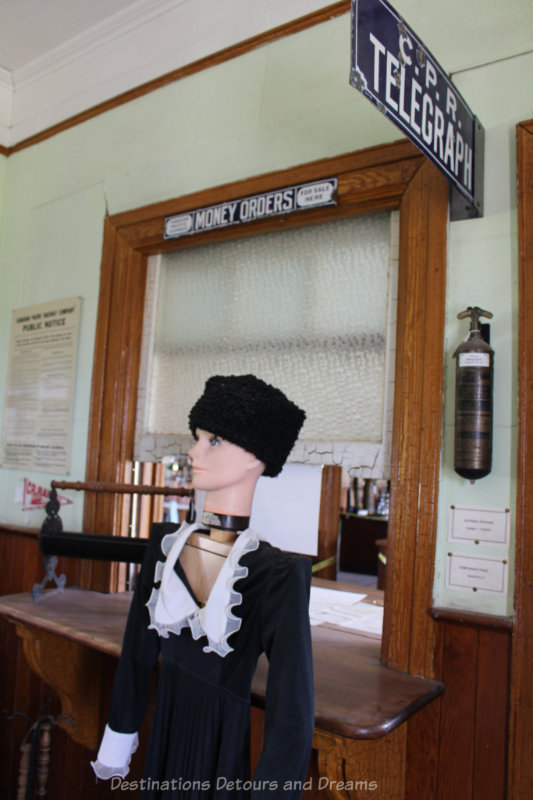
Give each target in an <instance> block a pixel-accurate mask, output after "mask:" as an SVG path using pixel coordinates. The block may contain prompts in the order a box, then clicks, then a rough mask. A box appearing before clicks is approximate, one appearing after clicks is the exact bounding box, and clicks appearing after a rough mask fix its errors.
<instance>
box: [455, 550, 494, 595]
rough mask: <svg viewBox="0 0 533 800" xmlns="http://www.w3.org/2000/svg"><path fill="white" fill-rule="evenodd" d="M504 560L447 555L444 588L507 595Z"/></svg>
mask: <svg viewBox="0 0 533 800" xmlns="http://www.w3.org/2000/svg"><path fill="white" fill-rule="evenodd" d="M508 567H509V565H508V562H507V560H506V559H501V558H500V559H496V558H476V557H475V556H462V555H461V556H459V555H456V554H455V553H448V569H447V571H446V588H448V589H472V590H473V591H474V592H478V591H482V592H493V593H495V594H501V595H506V594H507V577H508V571H509V570H508Z"/></svg>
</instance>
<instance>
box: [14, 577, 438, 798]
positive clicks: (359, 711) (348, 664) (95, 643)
mask: <svg viewBox="0 0 533 800" xmlns="http://www.w3.org/2000/svg"><path fill="white" fill-rule="evenodd" d="M316 583H317V584H319V585H321V586H325V585H329V586H331V587H335V586H338V587H339V588H340V585H338V584H334V583H332V582H329V581H318V580H317V581H316ZM343 588H346V587H343ZM351 588H352V589H354V587H351ZM371 594H372V595H374V594H376V593H375V592H374V593H371ZM376 596H377V595H376ZM371 599H372V598H371ZM130 601H131V593H124V594H101V593H98V592H91V591H87V590H83V589H77V588H68V589H64V590H63V591H62V592H54V591H52V592H49V593H46V594H45V596H44V597H43V599H41V600H40V601H39V602H37V603H34V602H33V600H32V597H31V595H30V594H29V593H28V594H16V595H7V596H3V597H0V614H1V615H3V616H5V617H6V618H7V619H9V620H10V621H11V622H13V623H14V624H15V625H16V626H17V632H18V633H19V635H20V636H21V637H22V638H23V641H24V651H25V655H26V657H27V659H28V661H29V663H30V665H31V666H32V668H33V669H34V670H35V671H36V672H37V673H38V674H39V675H40V676H41V677H42V678H43V679H44V680H45V681H46V682H47V683H49V684H50V685H52V686H53V687H54V688H55V689H56V691H57V692H58V694H59V696H60V698H61V701H62V706H63V713H64V714H66V715H67V716H68V715H70V717H69V718H68V719H67V720H66V722H65V723H64V727H65V729H66V730H69V732H70V733H71V735H72V737H73V738H74V739H75V740H76V741H79V742H81V743H82V744H84V745H86V746H87V747H90V748H93V749H96V747H97V743H98V740H99V736H100V735H101V731H100V730H99V715H98V711H97V709H98V706H99V701H100V684H99V678H98V676H99V674H100V671H99V668H98V659H99V657H100V654H102V653H107V654H110V655H112V656H116V657H117V658H118V656H119V655H120V648H121V642H122V636H123V631H124V627H125V623H126V617H127V613H128V608H129V605H130ZM374 601H375V598H374ZM378 602H379V600H378ZM312 635H313V657H314V669H315V713H316V717H315V719H316V723H315V724H316V731H315V745H314V746H315V748H316V750H317V754H318V765H319V768H320V772H321V774H328V775H329V774H330V773H331V770H332V764H337V767H339V765H342V769H343V770H344V771H345V772H350V770H349V768H348V767H349V764H350V763H352V761H353V762H354V764H355V762H356V761H357V756H356V755H355V754H354V751H353V746H352V745H350V744H349V743H350V742H352V744H355V742H356V741H357V740H376V739H378V740H380V741H383V742H384V744H387V743H390V742H391V741H392V739H393V737H391V736H390V734H391V733H392V732H393V731H395V729H397V728H398V727H399V726H401V724H402V723H403V722H405V721H406V720H407V719H408V718H409V717H410V716H411V715H412V714H414V713H415V712H416V711H418V710H419V709H421V708H423V707H424V706H425V705H426V704H428V703H430V702H431V701H432V700H433V699H434V698H436V697H438V696H439V695H440V693H441V692H442V690H443V687H442V684H440V683H438V682H437V681H430V680H425V679H423V678H417V677H415V676H411V675H407V674H405V673H401V672H396V671H394V670H391V669H388V668H387V667H384V666H383V665H382V664H381V663H380V641H379V640H378V639H375V638H371V637H368V636H364V635H361V634H358V633H354V632H351V631H347V630H340V629H338V628H333V627H326V626H324V625H320V626H314V627H313V628H312ZM267 668H268V665H267V662H266V659H265V660H263V659H261V660H260V663H259V665H258V669H257V672H256V675H255V678H254V681H253V686H252V703H253V705H255V706H257V707H258V708H263V707H264V702H265V687H266V674H267ZM389 749H390V748H389ZM348 751H350V752H348ZM350 754H351V755H350ZM352 755H353V758H352ZM388 757H389V756H384V763H383V770H384V773H385V772H386V770H387V764H386V761H387V758H388ZM374 762H375V758H373V763H374ZM347 765H348V766H347ZM374 768H375V769H377V767H376V766H375V764H374ZM354 769H355V766H354ZM376 774H377V773H376ZM383 780H385V777H384V778H383ZM380 786H382V787H383V786H384V784H383V783H381V784H380ZM326 789H327V787H326ZM326 794H327V795H328V792H326ZM331 796H332V797H333V796H334V795H333V793H331ZM338 796H339V795H338V794H337V795H335V797H337V798H338ZM347 796H352V797H361V796H363V795H361V794H350V792H348V795H347ZM387 796H389V795H387ZM395 796H396V795H395V794H394V793H391V794H390V797H395ZM398 796H399V795H398Z"/></svg>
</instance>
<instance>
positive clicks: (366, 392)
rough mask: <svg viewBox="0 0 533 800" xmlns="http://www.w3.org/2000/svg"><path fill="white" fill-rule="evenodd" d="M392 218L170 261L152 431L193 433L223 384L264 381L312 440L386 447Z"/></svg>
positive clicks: (157, 337) (163, 282) (156, 346)
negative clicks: (214, 386)
mask: <svg viewBox="0 0 533 800" xmlns="http://www.w3.org/2000/svg"><path fill="white" fill-rule="evenodd" d="M389 240H390V216H389V215H388V214H382V215H376V216H370V217H364V218H359V219H352V220H343V221H339V222H333V223H328V224H324V225H315V226H311V227H306V228H300V229H296V230H291V231H284V232H282V233H273V234H267V235H262V236H255V237H250V238H246V239H240V240H236V241H230V242H225V243H222V244H214V245H208V246H203V247H198V248H193V249H190V250H186V251H180V252H176V253H171V254H166V255H164V256H162V257H161V265H160V273H159V279H158V288H157V303H156V313H155V331H154V342H153V349H152V357H151V375H150V380H149V391H148V394H149V403H148V414H147V419H146V423H145V424H146V430H147V432H150V433H152V434H186V433H188V425H187V414H188V411H189V409H190V408H191V406H192V404H193V403H194V402H195V400H196V399H197V398H198V396H199V395H200V393H201V392H202V389H203V385H204V382H205V380H206V378H208V377H209V376H210V375H214V374H232V373H233V374H239V373H245V372H252V373H254V374H256V375H258V376H259V377H261V378H263V379H264V380H266V381H268V382H271V383H273V384H275V385H276V386H279V387H280V388H282V389H283V390H284V391H285V392H286V393H287V394H288V395H289V397H291V398H292V399H293V400H294V401H295V402H296V403H298V404H299V405H301V406H302V407H303V408H304V409H305V410H306V412H307V420H306V422H305V425H304V428H303V430H302V433H301V438H302V439H308V440H310V439H312V440H328V441H334V440H340V441H352V442H353V441H364V442H379V441H381V439H382V434H383V402H384V381H385V362H386V339H387V336H386V334H387V325H388V308H389V302H388V296H389V280H388V278H389V266H390V264H389Z"/></svg>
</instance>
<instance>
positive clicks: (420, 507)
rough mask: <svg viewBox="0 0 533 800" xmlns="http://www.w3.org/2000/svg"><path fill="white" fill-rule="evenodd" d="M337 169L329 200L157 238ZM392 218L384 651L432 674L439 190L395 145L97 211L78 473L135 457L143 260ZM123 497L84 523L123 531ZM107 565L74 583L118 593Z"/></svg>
mask: <svg viewBox="0 0 533 800" xmlns="http://www.w3.org/2000/svg"><path fill="white" fill-rule="evenodd" d="M332 176H337V177H338V187H339V191H338V195H339V196H338V205H337V206H335V207H326V208H320V209H313V210H308V211H300V212H297V213H294V214H291V215H287V216H280V217H277V218H271V219H268V220H261V221H257V222H253V223H248V224H246V225H242V226H238V227H236V228H230V229H226V230H224V231H210V232H205V233H201V234H197V235H195V236H193V237H185V238H183V239H181V240H177V241H171V242H164V241H163V220H164V217H165V216H168V215H171V214H179V213H182V212H184V211H188V210H191V209H194V208H199V207H203V206H208V205H212V204H215V203H219V202H222V201H227V200H231V199H236V198H240V197H245V196H247V195H251V194H256V193H260V192H265V191H270V190H272V189H277V188H281V187H284V186H290V185H293V184H297V183H300V182H306V181H311V180H319V179H322V178H328V177H332ZM395 209H397V210H398V211H399V215H400V242H399V275H398V313H397V351H396V353H397V355H396V367H395V399H394V426H393V442H392V475H391V486H392V493H391V495H392V496H391V508H390V517H389V541H388V548H387V589H386V595H385V622H384V631H383V645H382V655H383V660H384V662H385V663H386V664H387V665H389V666H391V667H393V668H395V669H399V670H403V671H406V672H411V673H413V674H418V675H423V676H425V677H428V678H430V677H433V655H434V649H435V648H434V636H435V634H434V625H433V621H432V620H431V618H430V616H429V614H428V613H427V611H428V609H429V608H430V607H431V598H432V590H433V564H434V557H435V536H436V526H437V494H438V474H439V463H440V446H441V427H442V393H443V348H444V310H445V280H446V234H447V220H448V185H447V182H446V180H445V179H444V178H443V176H442V175H441V174H440V173H439V172H438V171H437V170H436V169H435V167H433V166H432V165H431V164H430V163H429V162H428V161H427V160H426V159H425V158H424V157H423V156H422V155H421V154H420V153H419V151H418V150H417V149H416V148H415V147H414V146H413V145H412V144H411V143H409V142H407V141H405V140H402V141H400V142H396V143H393V144H390V145H384V146H378V147H373V148H369V149H367V150H362V151H358V152H355V153H350V154H347V155H343V156H339V157H335V158H329V159H324V160H321V161H315V162H311V163H308V164H304V165H300V166H297V167H294V168H291V169H286V170H281V171H277V172H272V173H268V174H265V175H260V176H257V177H253V178H250V179H248V180H241V181H237V182H235V183H231V184H225V185H223V186H218V187H215V188H211V189H207V190H204V191H200V192H197V193H195V194H191V195H186V196H182V197H178V198H176V199H173V200H169V201H166V202H162V203H157V204H154V205H150V206H145V207H142V208H138V209H135V210H133V211H128V212H125V213H122V214H116V215H113V216H110V217H108V218H107V219H106V222H105V228H104V243H103V253H102V265H101V279H100V297H99V306H98V321H97V329H96V340H95V356H94V366H93V381H92V394H91V411H90V423H89V439H88V453H87V471H86V480H87V481H96V480H98V481H118V480H120V472H121V469H122V468H123V465H124V462H125V461H127V460H131V459H132V456H133V446H134V432H135V415H136V405H137V384H138V375H139V363H140V352H141V337H142V328H143V325H142V320H143V309H144V296H145V286H146V275H147V260H148V256H149V255H152V254H156V253H160V252H164V251H168V250H179V249H183V248H188V247H196V246H199V245H201V244H206V243H208V242H215V241H224V240H225V239H228V238H237V237H244V236H253V235H256V234H259V233H266V232H271V231H280V230H286V229H288V228H292V227H302V226H305V225H312V224H316V223H319V222H326V221H334V220H338V219H343V218H346V217H351V216H357V215H363V214H370V213H378V212H382V211H387V210H389V211H391V210H395ZM119 518H120V498H117V497H115V496H113V495H105V496H87V498H86V500H85V510H84V529H85V530H87V531H93V532H103V533H109V532H110V531H114V530H118V520H119ZM115 579H116V572H115V566H114V565H112V564H107V563H101V562H85V564H84V565H83V574H82V585H83V586H85V587H86V588H91V589H95V590H98V591H109V590H113V587H114V585H115Z"/></svg>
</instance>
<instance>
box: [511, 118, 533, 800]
mask: <svg viewBox="0 0 533 800" xmlns="http://www.w3.org/2000/svg"><path fill="white" fill-rule="evenodd" d="M516 136H517V189H518V468H517V480H516V486H517V491H516V549H515V596H514V608H515V623H514V634H513V640H512V655H511V710H510V736H509V739H510V741H509V783H508V790H509V798H510V800H529V798H531V797H532V796H533V760H532V759H531V742H532V741H533V637H532V636H531V631H532V630H533V580H532V576H533V538H532V537H531V519H532V516H533V318H532V315H531V309H532V308H533V227H532V225H531V220H532V219H533V120H528V121H527V122H522V123H520V124H519V125H517V129H516Z"/></svg>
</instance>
